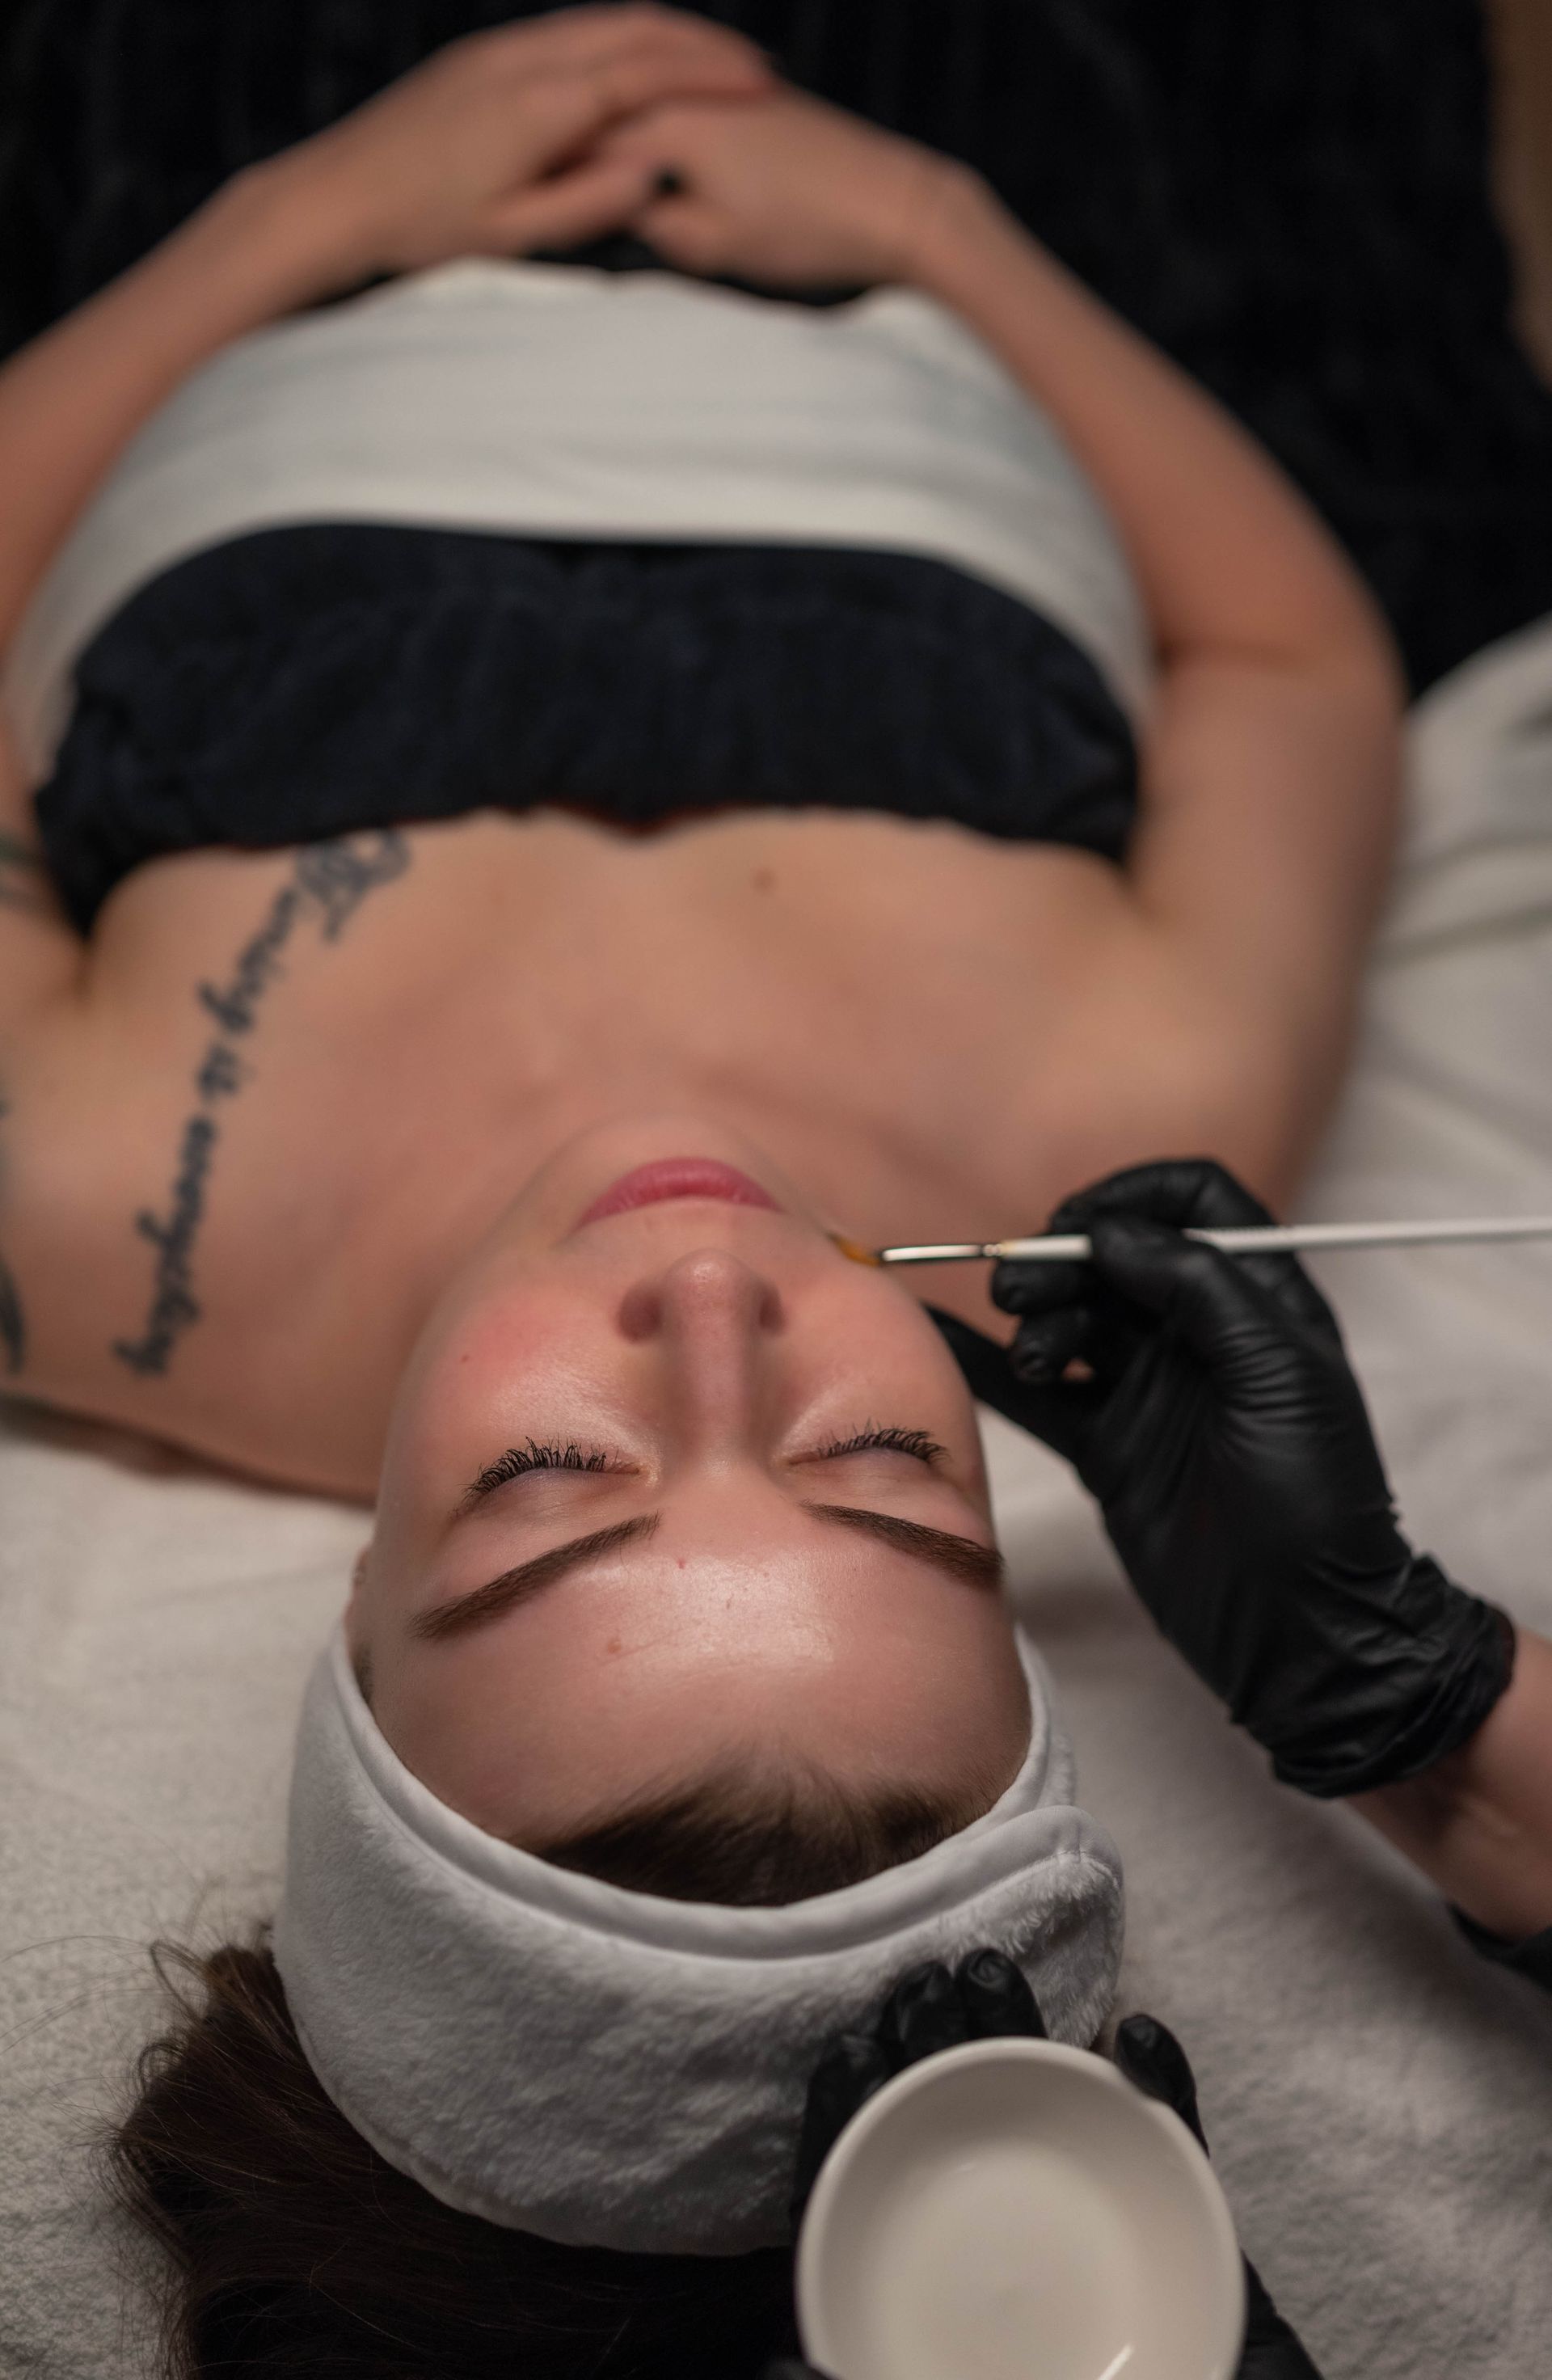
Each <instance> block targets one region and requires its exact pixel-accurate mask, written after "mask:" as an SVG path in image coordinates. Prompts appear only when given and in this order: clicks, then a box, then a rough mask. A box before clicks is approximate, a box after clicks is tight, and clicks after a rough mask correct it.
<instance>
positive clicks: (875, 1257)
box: [830, 1232, 883, 1265]
mask: <svg viewBox="0 0 1552 2380" xmlns="http://www.w3.org/2000/svg"><path fill="white" fill-rule="evenodd" d="M830 1237H831V1240H832V1241H833V1243H834V1245H836V1246H837V1247H838V1248H839V1249H840V1251H841V1253H842V1255H843V1257H850V1258H851V1260H852V1262H853V1264H864V1265H877V1264H881V1263H882V1262H883V1258H882V1257H880V1256H879V1252H878V1250H877V1249H876V1248H865V1247H864V1246H863V1245H862V1243H861V1241H860V1240H849V1239H848V1238H847V1237H846V1234H845V1233H844V1232H831V1234H830Z"/></svg>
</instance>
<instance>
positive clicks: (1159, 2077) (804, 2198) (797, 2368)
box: [761, 1949, 1320, 2380]
mask: <svg viewBox="0 0 1552 2380" xmlns="http://www.w3.org/2000/svg"><path fill="white" fill-rule="evenodd" d="M1000 2034H1025V2036H1026V2037H1028V2038H1032V2039H1034V2040H1037V2041H1041V2040H1044V2038H1045V2034H1046V2028H1045V2023H1044V2021H1043V2019H1042V2018H1041V2015H1040V2010H1039V2008H1038V2006H1037V2002H1036V1998H1035V1995H1034V1993H1033V1992H1032V1991H1031V1990H1030V1988H1029V1984H1028V1981H1027V1979H1026V1978H1025V1975H1024V1974H1023V1973H1021V1972H1020V1970H1019V1969H1018V1968H1017V1967H1015V1966H1014V1964H1013V1962H1012V1960H1011V1959H1008V1958H1005V1957H1004V1956H1003V1954H1002V1952H1001V1951H1000V1950H992V1949H984V1950H972V1951H971V1952H970V1953H969V1955H968V1956H967V1957H965V1958H964V1959H962V1960H961V1961H960V1963H959V1965H958V1966H957V1967H956V1968H955V1969H954V1970H953V1972H952V1974H951V1973H950V1972H949V1970H948V1968H947V1967H945V1966H941V1965H939V1964H936V1963H935V1964H932V1965H929V1966H923V1967H913V1968H912V1970H911V1972H910V1973H909V1974H908V1975H903V1976H902V1978H901V1980H900V1982H899V1983H898V1984H897V1985H895V1987H894V1989H893V1991H892V1992H891V1994H890V1996H889V1998H888V1999H887V2000H885V2002H884V2004H883V2007H882V2008H881V2009H880V2010H879V2013H878V2015H877V2016H876V2017H875V2018H874V2020H873V2021H872V2022H871V2023H870V2024H867V2025H860V2026H858V2027H856V2028H855V2030H854V2031H852V2032H850V2033H843V2034H837V2035H836V2037H835V2039H834V2040H833V2041H832V2042H831V2044H830V2045H829V2046H828V2047H827V2048H826V2049H825V2051H824V2052H823V2054H822V2055H821V2057H820V2058H819V2062H818V2066H816V2068H815V2069H814V2073H813V2077H812V2079H811V2081H810V2083H809V2085H808V2103H807V2107H806V2111H805V2114H804V2120H803V2132H802V2138H801V2141H800V2143H799V2146H798V2156H797V2186H796V2188H795V2190H794V2192H793V2222H794V2227H795V2225H796V2224H797V2223H798V2222H799V2221H800V2220H801V2219H802V2215H803V2210H804V2207H805V2206H806V2204H807V2203H808V2193H809V2192H810V2191H811V2190H812V2189H813V2186H814V2182H815V2180H816V2177H817V2176H818V2170H819V2168H820V2166H821V2165H822V2164H823V2163H824V2161H825V2158H826V2157H827V2156H828V2155H830V2152H831V2149H832V2148H833V2147H834V2145H835V2143H836V2141H837V2140H838V2139H839V2138H840V2136H841V2133H842V2132H843V2130H844V2129H845V2127H846V2125H847V2124H849V2123H850V2122H851V2119H852V2118H853V2117H854V2116H855V2114H856V2113H857V2111H858V2110H859V2108H861V2107H866V2105H867V2101H868V2100H869V2099H871V2098H872V2096H873V2095H874V2093H875V2092H876V2091H881V2090H882V2088H883V2086H884V2084H885V2083H888V2082H889V2081H890V2080H891V2077H892V2076H893V2075H896V2074H899V2073H901V2072H902V2071H903V2070H904V2068H905V2067H907V2066H915V2063H916V2061H917V2059H918V2058H931V2057H933V2056H935V2055H936V2053H937V2052H938V2051H939V2050H940V2049H956V2048H957V2047H958V2046H959V2045H960V2043H961V2042H962V2041H989V2040H993V2039H995V2038H996V2037H997V2036H999V2035H1000ZM1116 2064H1117V2065H1118V2066H1119V2067H1120V2069H1121V2070H1122V2073H1123V2074H1124V2075H1125V2076H1126V2078H1127V2080H1128V2082H1130V2083H1134V2085H1135V2086H1136V2088H1137V2089H1139V2090H1141V2091H1146V2094H1147V2095H1148V2096H1149V2098H1152V2099H1162V2100H1163V2101H1164V2102H1165V2104H1166V2105H1167V2106H1168V2107H1172V2108H1173V2109H1174V2111H1175V2113H1176V2115H1177V2116H1179V2117H1180V2118H1181V2119H1182V2121H1183V2122H1184V2123H1186V2124H1188V2125H1189V2126H1190V2128H1191V2130H1192V2131H1194V2133H1195V2135H1196V2138H1197V2139H1198V2140H1199V2141H1201V2143H1202V2146H1203V2148H1204V2149H1205V2148H1206V2141H1205V2140H1203V2138H1202V2124H1201V2119H1200V2118H1199V2116H1198V2115H1197V2112H1196V2083H1195V2079H1194V2076H1193V2074H1192V2071H1191V2068H1190V2066H1189V2064H1188V2063H1187V2061H1186V2056H1185V2052H1184V2050H1183V2049H1182V2047H1181V2046H1180V2044H1179V2042H1178V2041H1177V2040H1176V2039H1175V2037H1174V2035H1173V2034H1172V2033H1170V2032H1168V2031H1167V2030H1166V2028H1165V2027H1164V2026H1163V2025H1161V2024H1160V2023H1158V2020H1157V2019H1156V2018H1154V2017H1150V2016H1134V2017H1128V2019H1127V2020H1126V2022H1125V2023H1124V2024H1122V2027H1121V2029H1120V2032H1119V2033H1118V2034H1117V2036H1116ZM1245 2290H1246V2296H1247V2299H1248V2319H1247V2325H1246V2330H1245V2349H1244V2355H1243V2359H1242V2361H1241V2363H1240V2367H1239V2372H1238V2374H1237V2375H1236V2380H1320V2374H1319V2373H1318V2372H1317V2371H1316V2368H1315V2365H1314V2364H1313V2363H1312V2362H1310V2360H1309V2358H1308V2356H1307V2355H1306V2354H1305V2353H1304V2350H1303V2348H1302V2347H1301V2346H1300V2344H1299V2342H1298V2340H1297V2339H1296V2338H1294V2336H1293V2333H1292V2332H1291V2330H1290V2329H1289V2327H1288V2325H1287V2324H1286V2323H1285V2322H1284V2321H1283V2319H1282V2317H1281V2315H1280V2314H1279V2313H1278V2311H1277V2309H1276V2307H1275V2306H1274V2305H1273V2303H1272V2301H1271V2299H1270V2298H1269V2297H1268V2296H1267V2292H1266V2290H1265V2289H1263V2288H1262V2286H1261V2282H1260V2279H1259V2277H1258V2276H1257V2274H1256V2271H1255V2266H1254V2265H1251V2264H1250V2263H1249V2262H1248V2261H1247V2262H1246V2265H1245ZM761 2380H825V2375H824V2374H822V2373H818V2372H816V2371H815V2370H814V2368H813V2366H812V2365H811V2364H807V2363H805V2362H803V2360H802V2358H801V2357H800V2356H795V2355H786V2356H782V2358H780V2359H779V2360H778V2361H777V2362H774V2363H770V2364H768V2365H767V2366H766V2369H765V2371H764V2373H763V2374H762V2375H761Z"/></svg>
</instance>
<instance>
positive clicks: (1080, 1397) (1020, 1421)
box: [927, 1305, 1096, 1463]
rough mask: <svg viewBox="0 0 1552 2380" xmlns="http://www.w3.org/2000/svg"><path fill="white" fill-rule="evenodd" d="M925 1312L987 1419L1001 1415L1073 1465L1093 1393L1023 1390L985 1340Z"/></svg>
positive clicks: (1003, 1354)
mask: <svg viewBox="0 0 1552 2380" xmlns="http://www.w3.org/2000/svg"><path fill="white" fill-rule="evenodd" d="M927 1310H928V1313H929V1314H930V1315H931V1317H932V1319H933V1321H934V1322H935V1323H936V1324H937V1326H938V1328H939V1330H940V1331H941V1333H942V1335H943V1338H944V1340H945V1342H946V1343H947V1345H948V1346H949V1348H950V1350H951V1352H952V1355H953V1359H954V1361H955V1363H956V1364H957V1365H958V1366H959V1368H960V1371H961V1373H962V1374H963V1376H964V1385H965V1387H966V1388H967V1389H968V1390H969V1391H970V1393H971V1395H972V1396H973V1397H975V1398H976V1399H978V1401H979V1402H980V1403H982V1404H983V1405H989V1406H990V1407H991V1409H992V1411H993V1413H1000V1414H1001V1415H1003V1417H1004V1419H1005V1420H1008V1421H1011V1422H1012V1424H1013V1426H1014V1427H1015V1428H1017V1429H1025V1430H1027V1431H1028V1432H1029V1434H1030V1436H1031V1437H1032V1438H1037V1439H1042V1440H1043V1441H1044V1443H1045V1444H1046V1445H1047V1446H1049V1447H1050V1448H1051V1449H1052V1450H1053V1451H1055V1452H1056V1453H1058V1454H1060V1455H1061V1456H1062V1457H1063V1459H1064V1460H1065V1461H1066V1462H1068V1463H1076V1462H1077V1461H1078V1459H1079V1455H1080V1453H1081V1451H1082V1446H1083V1442H1084V1438H1085V1433H1086V1431H1087V1429H1088V1428H1089V1427H1090V1426H1091V1425H1092V1422H1093V1419H1094V1413H1095V1403H1096V1400H1095V1396H1094V1392H1093V1390H1092V1389H1091V1388H1087V1387H1085V1386H1084V1385H1080V1384H1078V1383H1075V1382H1072V1383H1070V1382H1066V1381H1063V1382H1061V1383H1060V1384H1059V1385H1055V1386H1051V1387H1041V1386H1037V1385H1028V1384H1025V1382H1023V1381H1021V1380H1019V1379H1018V1378H1015V1376H1014V1373H1013V1370H1012V1365H1011V1364H1010V1362H1009V1356H1008V1350H1007V1349H1006V1348H1005V1347H1000V1346H999V1345H998V1343H997V1342H996V1340H995V1339H988V1337H987V1335H986V1333H985V1331H984V1330H974V1329H973V1328H972V1326H971V1325H970V1324H969V1323H968V1322H962V1321H961V1320H960V1318H959V1317H958V1315H957V1314H945V1313H944V1312H943V1311H942V1308H941V1307H940V1306H937V1305H929V1306H928V1309H927Z"/></svg>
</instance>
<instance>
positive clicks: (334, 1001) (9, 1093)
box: [0, 835, 407, 1475]
mask: <svg viewBox="0 0 1552 2380" xmlns="http://www.w3.org/2000/svg"><path fill="white" fill-rule="evenodd" d="M406 864H407V863H406V856H405V853H404V851H403V849H402V847H401V843H400V839H399V838H397V837H395V836H393V835H370V836H362V837H358V838H354V839H352V840H351V841H349V842H347V843H345V844H320V845H316V846H311V847H309V848H306V849H303V850H301V851H293V850H286V851H279V852H276V853H273V854H271V855H262V856H260V855H254V856H243V855H237V854H218V855H211V854H194V855H189V856H188V857H187V858H185V859H182V860H178V861H169V862H164V863H161V864H159V866H158V868H155V869H147V870H145V871H143V872H142V875H141V876H140V877H139V878H137V879H132V880H129V881H128V883H127V885H126V886H125V887H124V888H123V889H122V891H121V892H120V894H119V895H117V896H115V901H114V902H113V903H112V904H111V905H110V906H109V908H108V910H107V911H105V912H104V914H103V920H102V921H101V923H100V925H99V928H98V929H97V931H96V933H95V934H94V937H93V941H92V944H91V949H90V952H89V953H88V956H87V964H86V967H85V970H84V975H83V977H82V978H81V980H80V982H79V984H78V985H76V986H75V987H74V988H73V989H72V990H71V992H70V994H69V996H67V997H65V998H61V999H59V1000H56V1001H55V1002H51V1003H49V1004H47V1005H46V1006H42V1007H40V1008H37V1009H35V1010H34V1011H33V1012H31V1013H30V1014H29V1015H28V1016H27V1017H26V1018H25V1019H24V1020H22V1021H21V1022H19V1023H16V1024H14V1025H13V1027H12V1029H11V1030H10V1031H9V1033H7V1034H4V1035H0V1096H3V1098H4V1101H5V1108H6V1112H5V1115H4V1118H3V1120H0V1259H3V1262H4V1267H5V1271H4V1276H3V1279H0V1317H3V1318H4V1319H3V1325H0V1327H3V1330H4V1337H3V1338H0V1388H9V1389H11V1390H13V1391H14V1392H15V1393H18V1394H20V1395H24V1396H29V1397H33V1398H36V1399H38V1400H40V1401H42V1403H48V1404H52V1405H55V1406H57V1407H59V1408H61V1409H62V1410H65V1411H68V1412H73V1413H79V1414H86V1415H94V1416H96V1417H99V1418H102V1419H104V1420H108V1421H114V1422H117V1423H120V1424H122V1425H124V1426H127V1427H133V1428H139V1429H144V1430H148V1431H151V1432H152V1433H154V1434H156V1435H160V1436H164V1437H168V1438H171V1439H176V1440H178V1441H179V1442H181V1443H184V1444H187V1445H190V1446H195V1447H198V1448H200V1449H201V1450H202V1451H207V1452H210V1453H212V1454H214V1455H216V1456H217V1457H218V1458H220V1459H222V1460H226V1461H235V1462H239V1463H244V1464H245V1466H246V1465H247V1464H249V1463H251V1462H252V1461H253V1457H252V1454H251V1452H250V1451H249V1448H248V1444H247V1439H246V1437H245V1434H244V1429H243V1427H240V1426H239V1425H240V1424H241V1423H242V1422H243V1419H244V1416H245V1415H246V1414H247V1413H248V1410H249V1406H250V1405H251V1404H252V1403H253V1398H254V1392H255V1391H254V1378H253V1374H254V1361H253V1358H254V1351H255V1348H256V1347H257V1346H258V1345H260V1344H261V1343H268V1342H269V1341H270V1340H272V1339H273V1335H274V1331H275V1330H276V1329H277V1328H279V1327H281V1325H282V1324H283V1323H284V1321H285V1316H284V1315H280V1316H277V1314H276V1311H275V1305H276V1282H277V1279H283V1280H284V1281H286V1282H287V1283H290V1284H293V1285H294V1291H295V1299H296V1300H297V1301H301V1302H303V1303H305V1299H306V1276H307V1262H306V1259H307V1256H308V1251H309V1245H310V1243H311V1241H313V1240H320V1244H321V1231H322V1226H321V1222H320V1218H321V1217H322V1218H327V1217H329V1216H330V1215H332V1214H333V1211H334V1209H335V1208H337V1207H338V1205H339V1199H338V1196H337V1195H336V1194H337V1189H338V1184H337V1183H336V1182H334V1180H333V1176H332V1175H331V1172H330V1169H329V1166H328V1164H327V1163H326V1162H323V1161H321V1160H320V1157H319V1153H318V1149H317V1147H316V1144H317V1141H318V1138H319V1135H318V1129H317V1126H318V1121H319V1118H320V1117H321V1116H322V1115H325V1114H328V1113H329V1112H330V1111H331V1099H333V1101H335V1103H337V1099H338V1096H339V1090H338V1085H339V1078H340V1077H341V1075H348V1074H349V1072H350V1071H351V1070H350V1069H349V1068H348V1067H347V1066H346V1065H344V1064H343V1063H342V1062H341V1052H340V1050H339V1047H338V1044H339V1043H340V1041H341V1038H342V1037H343V1038H345V1040H346V1045H347V1050H348V1048H350V1047H354V1043H353V1041H352V1040H351V1038H350V1037H351V1027H350V1023H349V1013H350V1011H349V999H350V986H351V983H352V981H353V977H352V976H351V973H350V971H349V970H348V969H347V970H346V977H345V978H344V981H343V984H342V982H341V979H340V977H339V973H338V961H337V959H336V958H335V956H334V953H335V952H336V949H337V948H338V947H339V946H340V945H342V944H343V945H346V948H347V949H350V948H353V947H354V941H353V938H354V934H355V930H356V929H355V921H356V919H357V916H358V911H360V910H361V909H362V908H363V906H364V905H366V904H367V903H368V902H369V900H370V897H371V896H372V895H374V894H375V893H376V892H378V891H379V889H380V888H382V887H383V886H386V885H387V884H389V883H392V882H394V881H395V880H397V878H398V877H399V876H400V875H402V873H403V872H404V869H405V867H406ZM323 990H332V991H333V992H335V993H340V994H343V1005H342V1000H341V999H340V998H331V999H328V1000H321V998H320V994H321V991H323ZM326 1154H327V1152H326V1151H325V1152H324V1156H325V1157H326ZM304 1182H305V1183H306V1184H307V1187H308V1192H309V1196H305V1197H301V1196H298V1190H299V1187H300V1185H301V1184H302V1183H304ZM319 1261H320V1262H321V1261H322V1259H321V1258H320V1259H319ZM331 1475H332V1474H331Z"/></svg>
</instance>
